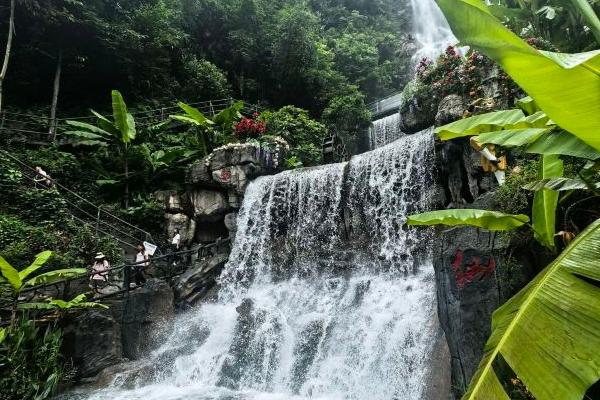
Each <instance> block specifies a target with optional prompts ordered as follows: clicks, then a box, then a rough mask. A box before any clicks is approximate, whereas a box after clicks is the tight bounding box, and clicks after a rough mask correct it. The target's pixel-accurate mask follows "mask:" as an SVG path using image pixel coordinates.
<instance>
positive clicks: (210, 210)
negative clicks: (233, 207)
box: [190, 189, 229, 221]
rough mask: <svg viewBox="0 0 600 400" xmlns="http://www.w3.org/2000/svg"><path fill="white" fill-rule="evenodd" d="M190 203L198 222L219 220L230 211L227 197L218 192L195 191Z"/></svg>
mask: <svg viewBox="0 0 600 400" xmlns="http://www.w3.org/2000/svg"><path fill="white" fill-rule="evenodd" d="M190 201H191V203H192V208H193V209H194V218H195V219H196V220H197V221H216V220H219V219H221V218H222V217H223V215H225V213H226V212H227V211H228V209H229V205H228V204H227V198H226V197H225V195H224V194H223V193H222V192H219V191H216V190H208V189H198V190H194V191H192V192H191V193H190Z"/></svg>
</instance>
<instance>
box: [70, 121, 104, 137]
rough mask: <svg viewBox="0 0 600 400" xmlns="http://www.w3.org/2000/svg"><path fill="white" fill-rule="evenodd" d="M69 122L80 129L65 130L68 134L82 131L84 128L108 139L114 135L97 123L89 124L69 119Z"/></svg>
mask: <svg viewBox="0 0 600 400" xmlns="http://www.w3.org/2000/svg"><path fill="white" fill-rule="evenodd" d="M67 124H68V125H70V126H74V127H76V128H79V129H78V130H75V131H67V132H65V133H66V134H70V132H82V131H81V129H83V130H84V131H83V132H85V131H87V133H92V134H96V136H97V137H104V138H106V139H110V138H111V137H112V135H111V133H110V132H107V131H105V130H104V129H102V128H101V127H98V126H96V125H92V124H88V123H87V122H80V121H67Z"/></svg>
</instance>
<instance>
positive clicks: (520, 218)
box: [406, 209, 529, 231]
mask: <svg viewBox="0 0 600 400" xmlns="http://www.w3.org/2000/svg"><path fill="white" fill-rule="evenodd" d="M528 222H529V217H528V216H527V215H523V214H518V215H512V214H504V213H501V212H497V211H486V210H472V209H458V210H439V211H431V212H426V213H422V214H416V215H411V216H409V217H408V220H407V221H406V223H407V224H408V225H409V226H432V225H447V226H474V227H477V228H483V229H487V230H490V231H510V230H514V229H516V228H518V227H520V226H523V225H525V224H527V223H528Z"/></svg>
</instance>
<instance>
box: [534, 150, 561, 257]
mask: <svg viewBox="0 0 600 400" xmlns="http://www.w3.org/2000/svg"><path fill="white" fill-rule="evenodd" d="M563 173H564V165H563V162H562V161H561V159H560V158H559V157H558V156H555V155H548V156H543V157H542V158H541V161H540V169H539V173H538V178H539V179H550V178H560V177H562V176H563ZM557 205H558V192H556V191H554V190H551V189H545V188H544V189H542V190H539V191H537V192H536V193H535V196H534V197H533V208H532V214H533V223H532V228H533V232H534V236H535V239H536V240H537V241H538V242H540V243H541V244H543V245H544V246H546V247H547V248H549V249H551V250H555V249H556V246H555V245H554V234H555V232H556V207H557Z"/></svg>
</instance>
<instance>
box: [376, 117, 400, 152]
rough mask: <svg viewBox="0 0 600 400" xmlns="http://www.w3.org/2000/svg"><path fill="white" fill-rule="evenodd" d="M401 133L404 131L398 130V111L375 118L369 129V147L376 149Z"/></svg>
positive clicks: (398, 137) (395, 138) (396, 138)
mask: <svg viewBox="0 0 600 400" xmlns="http://www.w3.org/2000/svg"><path fill="white" fill-rule="evenodd" d="M403 135H404V133H402V131H401V130H400V114H399V113H396V114H392V115H390V116H387V117H384V118H381V119H378V120H375V121H373V126H372V127H371V130H370V131H369V138H370V144H371V149H378V148H380V147H382V146H385V145H387V144H389V143H392V142H393V141H395V140H398V139H400V137H401V136H403Z"/></svg>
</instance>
